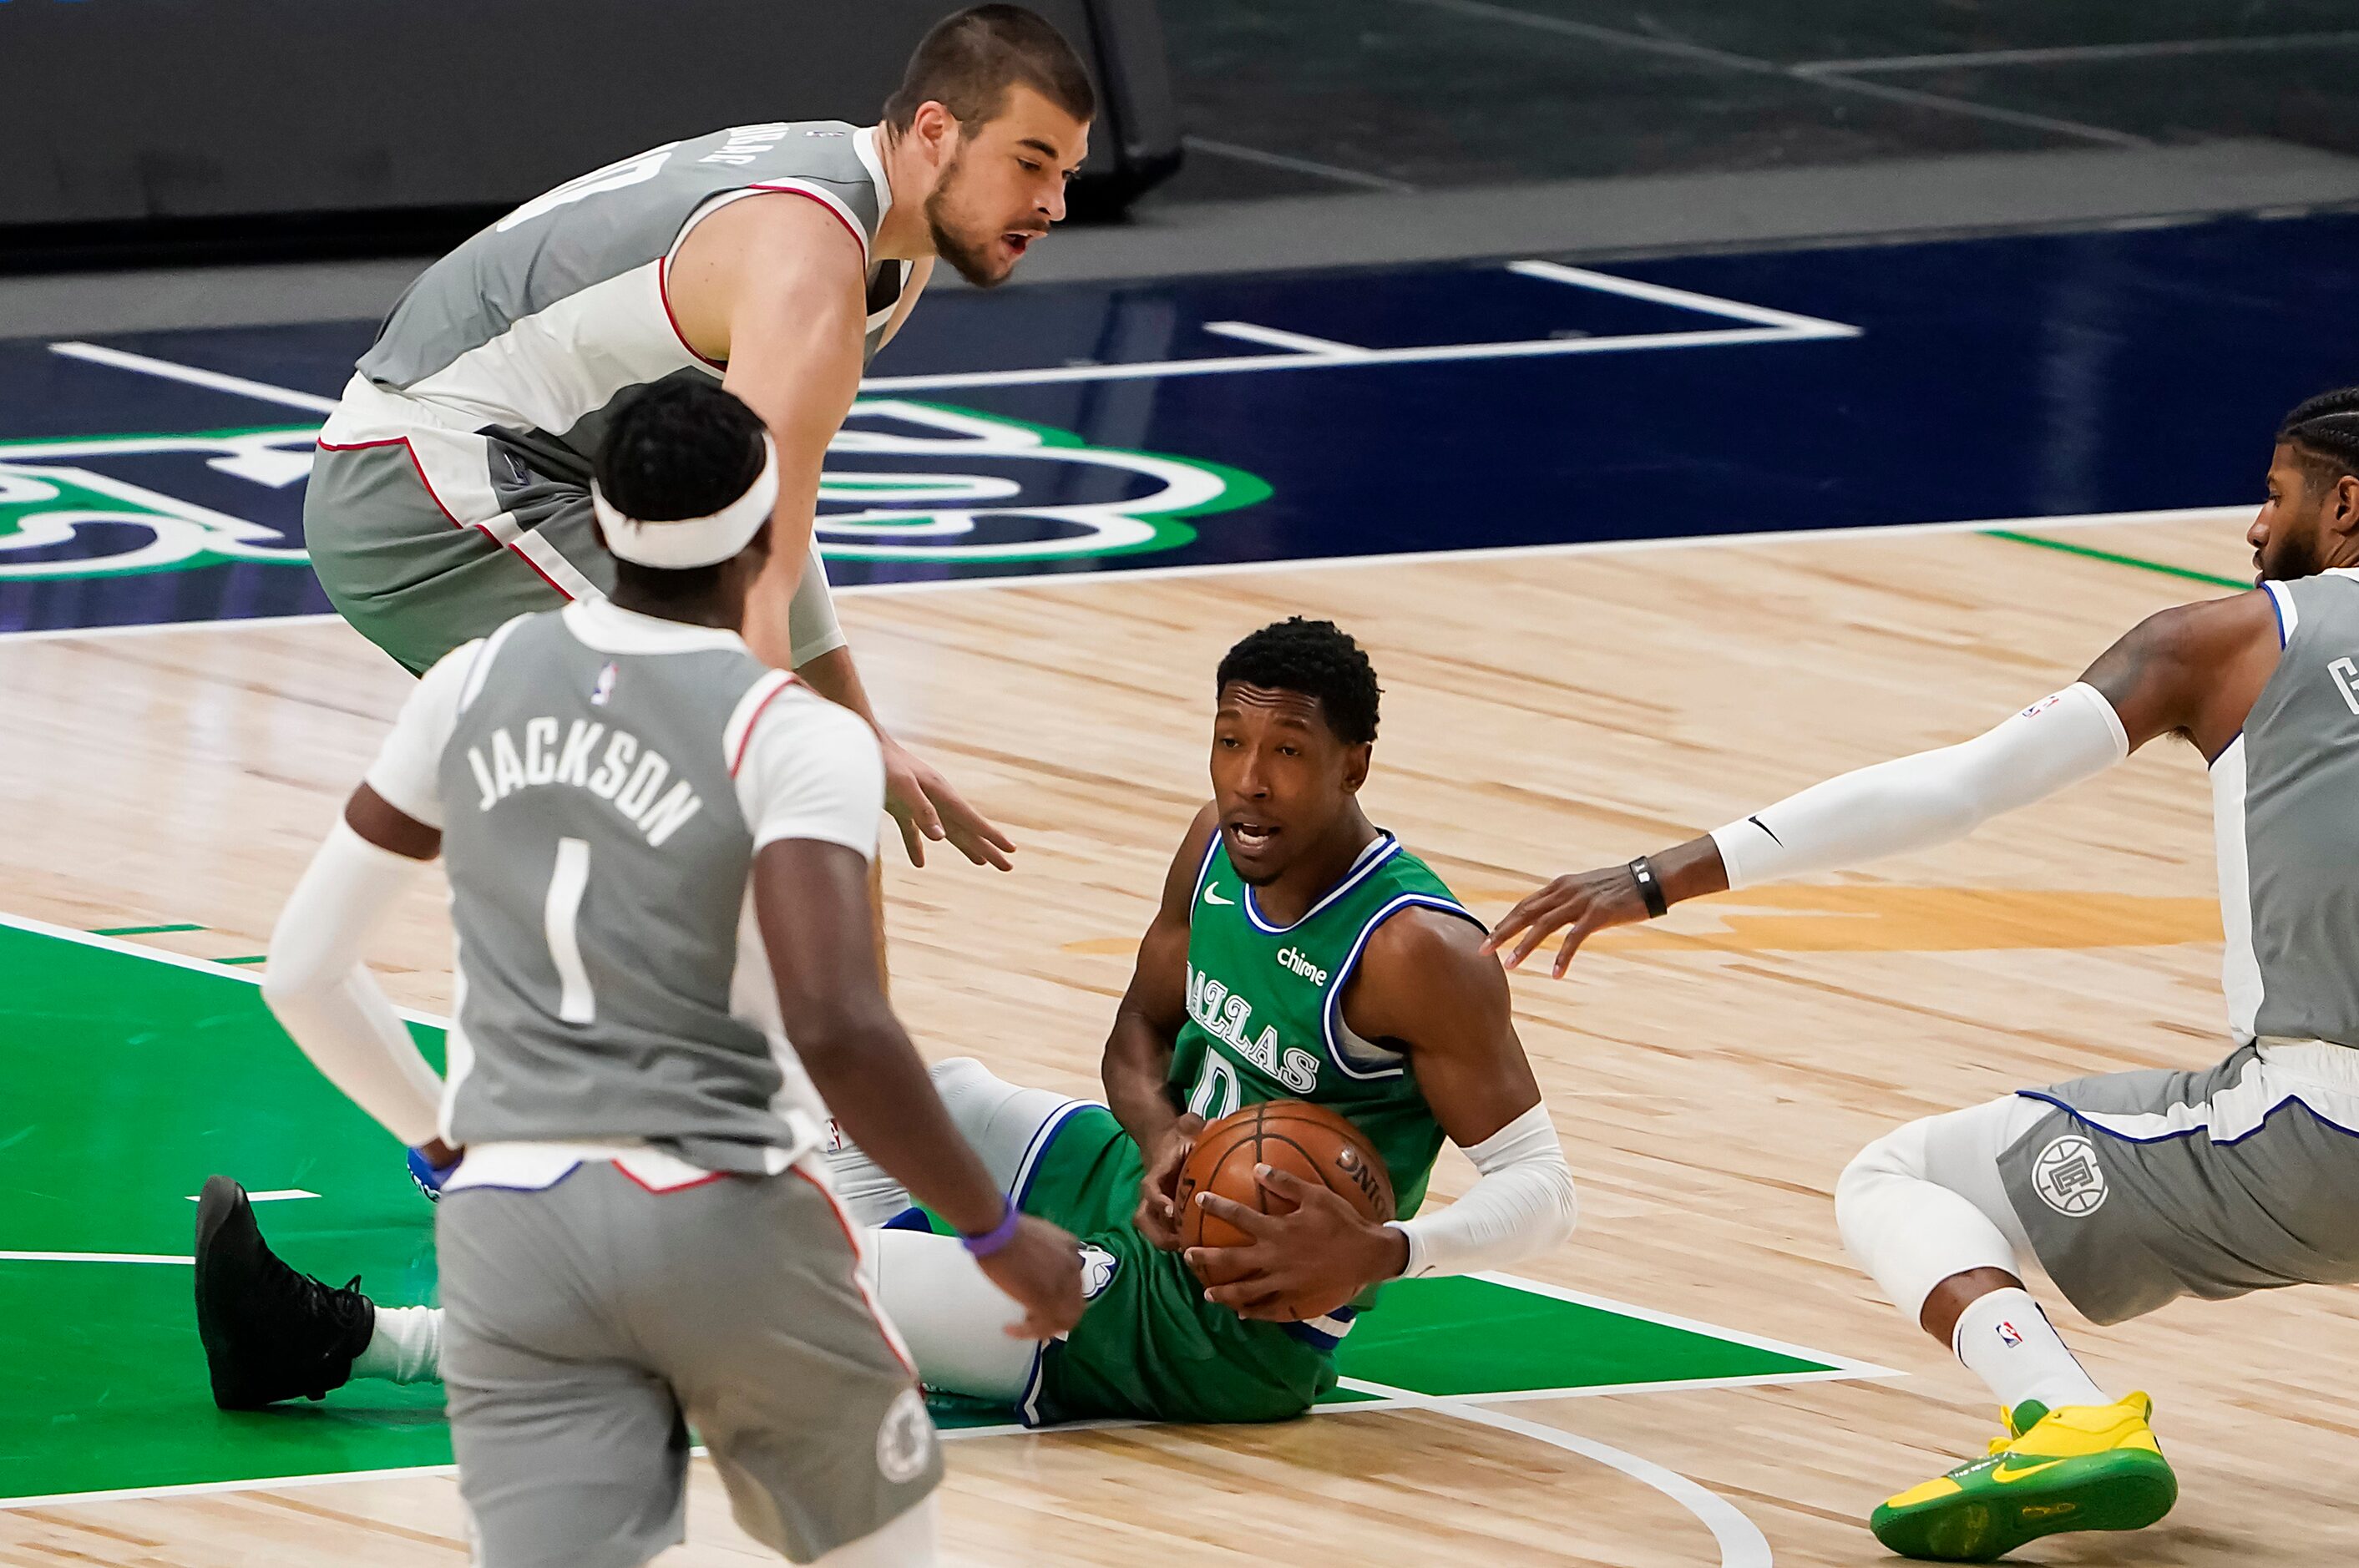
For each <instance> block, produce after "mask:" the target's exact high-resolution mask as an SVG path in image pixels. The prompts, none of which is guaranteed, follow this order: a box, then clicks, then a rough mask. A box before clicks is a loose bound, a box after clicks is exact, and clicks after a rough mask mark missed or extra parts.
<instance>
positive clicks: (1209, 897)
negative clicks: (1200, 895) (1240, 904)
mask: <svg viewBox="0 0 2359 1568" xmlns="http://www.w3.org/2000/svg"><path fill="white" fill-rule="evenodd" d="M1204 902H1206V903H1208V904H1234V903H1235V902H1236V900H1235V899H1234V898H1222V897H1221V890H1220V889H1219V888H1218V887H1207V888H1205V889H1204Z"/></svg>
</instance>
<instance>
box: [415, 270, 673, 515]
mask: <svg viewBox="0 0 2359 1568" xmlns="http://www.w3.org/2000/svg"><path fill="white" fill-rule="evenodd" d="M662 268H663V263H662V262H661V260H659V259H658V260H656V261H650V262H647V263H646V264H644V265H642V266H639V267H633V268H631V269H630V270H629V271H627V272H623V273H618V274H616V275H615V276H614V277H613V278H607V279H605V280H604V281H603V282H599V283H593V284H592V285H590V286H589V287H588V288H586V289H577V290H576V291H575V292H573V293H571V294H568V295H567V296H565V298H563V299H559V300H556V301H554V302H552V303H551V304H550V305H549V308H548V309H546V310H539V311H537V312H535V313H534V314H532V315H529V316H523V317H519V318H517V319H516V321H513V322H511V323H509V326H508V329H507V331H506V332H502V333H501V334H500V335H499V336H498V337H495V338H494V339H493V340H492V341H491V342H489V343H484V344H481V345H480V346H478V347H475V348H472V349H469V350H468V351H467V352H466V353H465V354H461V355H460V356H459V357H458V358H457V359H454V360H452V361H451V363H450V364H449V365H445V366H444V367H443V368H442V369H440V370H438V371H436V372H435V373H434V374H433V375H431V376H427V377H425V378H424V379H423V380H420V381H419V382H417V383H415V384H414V385H412V386H411V387H408V391H407V396H408V397H411V398H414V399H418V400H420V401H425V402H431V403H435V404H439V405H440V407H441V408H444V409H445V410H447V411H449V412H451V413H453V414H456V415H459V416H462V418H465V419H472V420H473V421H474V422H475V423H476V424H477V425H479V426H480V425H523V426H525V427H527V428H530V429H535V430H547V431H549V433H551V434H553V435H562V434H563V433H564V432H565V431H567V430H571V429H572V428H573V427H574V426H575V425H576V424H578V423H579V422H581V420H582V419H583V418H584V417H585V416H587V415H589V414H592V413H595V412H596V411H597V410H599V409H600V408H604V407H605V406H606V405H607V404H608V403H611V402H613V401H614V397H615V396H616V395H617V394H618V393H620V392H621V391H622V390H623V389H624V388H625V387H637V386H643V385H645V384H647V383H648V382H652V381H660V380H661V379H663V378H664V377H665V376H669V375H671V374H672V373H673V372H674V371H678V370H687V369H701V370H706V371H710V370H711V369H712V366H711V365H707V364H705V362H704V361H702V360H701V359H699V358H697V357H696V355H695V354H694V353H693V352H692V351H691V350H690V348H689V346H688V345H687V344H686V343H683V342H681V341H680V337H679V333H678V332H676V331H675V330H674V329H673V327H672V321H671V313H670V311H669V310H668V309H666V307H665V304H664V299H663V283H662ZM482 483H483V484H484V488H485V490H486V491H487V492H488V490H489V487H490V478H489V473H488V470H486V471H485V474H484V479H483V481H482ZM494 509H495V510H496V507H495V508H494ZM488 515H489V514H488V513H485V514H484V516H488ZM466 520H467V521H469V522H476V521H480V520H481V518H480V517H470V518H467V519H466Z"/></svg>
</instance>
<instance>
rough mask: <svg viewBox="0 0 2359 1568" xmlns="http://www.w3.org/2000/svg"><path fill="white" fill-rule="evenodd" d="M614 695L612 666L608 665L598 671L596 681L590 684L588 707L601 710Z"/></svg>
mask: <svg viewBox="0 0 2359 1568" xmlns="http://www.w3.org/2000/svg"><path fill="white" fill-rule="evenodd" d="M613 696H614V665H613V664H611V663H609V664H608V665H607V666H606V668H605V669H603V670H600V671H598V679H597V680H596V681H593V682H592V683H591V687H590V705H591V706H592V707H593V708H603V707H604V706H605V705H606V703H607V701H608V699H610V698H612V697H613Z"/></svg>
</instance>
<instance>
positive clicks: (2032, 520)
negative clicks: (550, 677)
mask: <svg viewBox="0 0 2359 1568" xmlns="http://www.w3.org/2000/svg"><path fill="white" fill-rule="evenodd" d="M2252 512H2253V508H2252V507H2251V506H2180V507H2174V508H2165V509H2158V510H2154V511H2142V512H2091V513H2086V514H2082V515H2078V516H2071V517H1978V518H1974V519H1973V520H1971V521H1966V522H1956V523H1868V524H1864V525H1862V526H1860V527H1857V528H1784V529H1777V528H1763V529H1758V530H1756V531H1753V532H1749V533H1725V534H1680V535H1677V536H1674V537H1672V538H1669V539H1582V540H1576V541H1572V542H1570V543H1564V544H1502V545H1480V546H1477V547H1475V548H1474V549H1472V550H1396V551H1394V552H1393V553H1391V554H1389V555H1386V554H1374V555H1327V556H1320V557H1317V558H1315V559H1311V560H1295V561H1203V562H1200V563H1198V564H1195V565H1191V566H1141V567H1129V568H1122V569H1117V570H1114V571H1110V572H1107V571H1096V572H1039V573H1038V574H1035V575H1028V576H1027V575H1004V576H997V577H938V578H930V579H927V580H925V581H921V582H916V583H836V584H835V585H834V586H833V587H832V588H831V589H830V592H831V593H834V594H835V596H836V597H838V598H843V597H844V596H846V595H851V596H853V597H855V598H856V597H859V596H861V595H863V594H868V593H979V592H983V591H984V590H987V589H1000V590H1012V589H1049V588H1054V589H1064V588H1100V587H1104V586H1107V585H1109V584H1114V583H1155V582H1165V581H1169V580H1172V579H1177V578H1186V577H1230V576H1234V575H1236V574H1238V573H1240V572H1324V571H1340V570H1346V569H1350V568H1356V567H1369V566H1419V565H1424V564H1427V563H1430V562H1434V561H1526V560H1540V559H1547V558H1549V557H1554V556H1581V555H1635V554H1641V553H1644V552H1647V551H1650V550H1703V549H1709V548H1712V547H1714V546H1737V545H1777V544H1824V543H1827V542H1829V541H1831V540H1835V539H1908V538H1915V537H1918V536H1920V535H1938V534H1978V533H1988V532H1990V531H1992V530H1994V529H1997V528H2012V529H2017V530H2020V529H2024V528H2045V529H2049V530H2051V531H2053V530H2070V529H2076V528H2119V527H2123V526H2125V525H2129V524H2137V523H2229V522H2239V521H2242V520H2244V519H2245V518H2247V517H2251V516H2252ZM825 548H826V547H825V545H824V543H822V544H821V550H825ZM342 619H343V617H342V615H333V614H321V615H257V616H255V617H253V618H251V619H247V620H219V621H174V622H169V623H165V624H159V625H148V626H55V627H49V628H45V629H43V630H40V631H27V632H0V643H10V642H58V641H63V640H65V639H67V638H71V637H153V636H157V635H159V634H161V633H165V632H223V631H243V630H245V629H247V628H250V627H260V628H263V629H268V628H269V627H272V626H310V625H322V624H326V623H329V622H333V621H341V620H342Z"/></svg>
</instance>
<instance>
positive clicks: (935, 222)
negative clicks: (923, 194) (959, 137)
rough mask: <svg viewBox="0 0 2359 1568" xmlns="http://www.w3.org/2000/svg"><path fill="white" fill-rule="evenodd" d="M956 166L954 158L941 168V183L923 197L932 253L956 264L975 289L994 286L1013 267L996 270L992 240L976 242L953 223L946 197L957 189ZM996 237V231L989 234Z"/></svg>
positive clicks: (1004, 280) (1012, 270) (961, 275)
mask: <svg viewBox="0 0 2359 1568" xmlns="http://www.w3.org/2000/svg"><path fill="white" fill-rule="evenodd" d="M959 169H960V165H959V163H958V162H957V161H956V160H953V161H952V162H951V166H950V168H948V169H944V170H943V171H942V180H941V183H940V184H939V185H937V186H935V187H934V193H933V194H932V195H930V196H929V197H927V198H926V227H927V228H929V229H930V230H931V231H933V240H934V254H935V255H937V256H940V257H941V258H942V259H943V260H944V261H947V262H949V263H950V264H951V266H952V267H956V268H957V269H958V275H959V276H960V277H961V278H965V279H966V280H967V281H968V282H969V283H972V284H973V285H974V286H975V287H976V288H977V289H996V288H998V287H999V286H1000V285H1001V284H1003V283H1005V282H1006V281H1007V279H1008V277H1009V275H1010V274H1011V273H1013V272H1014V271H1015V268H1014V267H1007V268H1006V269H1004V270H995V268H994V267H993V265H992V256H991V250H990V246H991V239H985V240H983V241H981V242H980V243H978V242H976V241H974V240H972V239H969V238H967V237H966V236H965V235H964V234H960V233H959V231H958V230H957V228H956V227H954V226H953V223H952V220H951V215H950V201H949V198H950V196H951V193H952V192H953V191H956V190H957V188H958V178H959ZM997 237H998V235H997V234H993V235H992V236H991V238H992V239H996V238H997Z"/></svg>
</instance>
